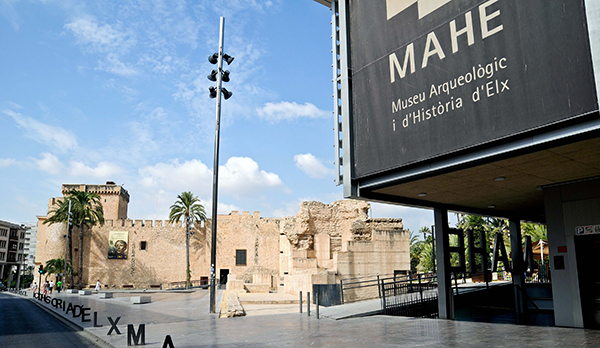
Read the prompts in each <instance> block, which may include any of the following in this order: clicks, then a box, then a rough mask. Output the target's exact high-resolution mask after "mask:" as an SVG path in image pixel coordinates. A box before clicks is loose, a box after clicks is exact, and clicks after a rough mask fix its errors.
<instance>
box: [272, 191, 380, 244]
mask: <svg viewBox="0 0 600 348" xmlns="http://www.w3.org/2000/svg"><path fill="white" fill-rule="evenodd" d="M368 211H369V204H368V203H366V202H363V201H352V200H342V201H336V202H333V203H331V204H324V203H321V202H314V201H312V202H302V203H301V204H300V212H299V213H298V214H296V216H294V217H289V218H284V219H282V223H281V229H282V233H283V234H285V235H286V236H287V238H288V239H289V241H290V243H291V245H292V247H293V248H294V249H300V250H302V249H314V236H315V235H316V234H326V235H328V236H329V237H330V242H331V251H332V252H333V251H339V250H342V249H343V247H344V242H346V241H349V240H351V239H352V235H351V233H350V227H351V225H352V223H353V222H354V221H356V220H366V219H367V216H368V215H367V213H368Z"/></svg>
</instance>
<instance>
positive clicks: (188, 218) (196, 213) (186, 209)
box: [169, 191, 206, 289]
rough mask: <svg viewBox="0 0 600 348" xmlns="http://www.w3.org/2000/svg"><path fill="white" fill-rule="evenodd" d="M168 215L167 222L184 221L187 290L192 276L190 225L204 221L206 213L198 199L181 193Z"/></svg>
mask: <svg viewBox="0 0 600 348" xmlns="http://www.w3.org/2000/svg"><path fill="white" fill-rule="evenodd" d="M170 209H171V212H170V213H169V222H171V223H174V222H179V221H181V219H182V218H184V219H185V231H186V233H185V236H186V238H185V252H186V265H187V268H186V280H185V288H186V289H188V288H189V285H190V280H191V277H192V274H191V272H190V235H191V234H192V232H191V228H192V223H193V221H194V220H195V221H196V222H201V221H206V212H205V211H204V206H203V205H202V204H200V199H198V197H195V196H194V195H193V194H192V193H191V192H189V191H188V192H183V193H181V194H180V195H178V196H177V201H175V204H173V205H172V206H171V208H170Z"/></svg>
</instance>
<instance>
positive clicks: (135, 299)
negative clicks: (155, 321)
mask: <svg viewBox="0 0 600 348" xmlns="http://www.w3.org/2000/svg"><path fill="white" fill-rule="evenodd" d="M129 300H130V301H131V303H132V304H142V303H150V302H152V297H151V296H131V297H130V298H129Z"/></svg>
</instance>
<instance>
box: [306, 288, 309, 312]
mask: <svg viewBox="0 0 600 348" xmlns="http://www.w3.org/2000/svg"><path fill="white" fill-rule="evenodd" d="M306 312H307V313H308V316H309V317H310V292H307V293H306Z"/></svg>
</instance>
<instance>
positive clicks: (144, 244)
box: [140, 241, 146, 250]
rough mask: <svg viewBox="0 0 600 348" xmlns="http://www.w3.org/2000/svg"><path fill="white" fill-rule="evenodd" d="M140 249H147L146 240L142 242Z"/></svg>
mask: <svg viewBox="0 0 600 348" xmlns="http://www.w3.org/2000/svg"><path fill="white" fill-rule="evenodd" d="M140 250H146V241H142V242H141V243H140Z"/></svg>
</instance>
